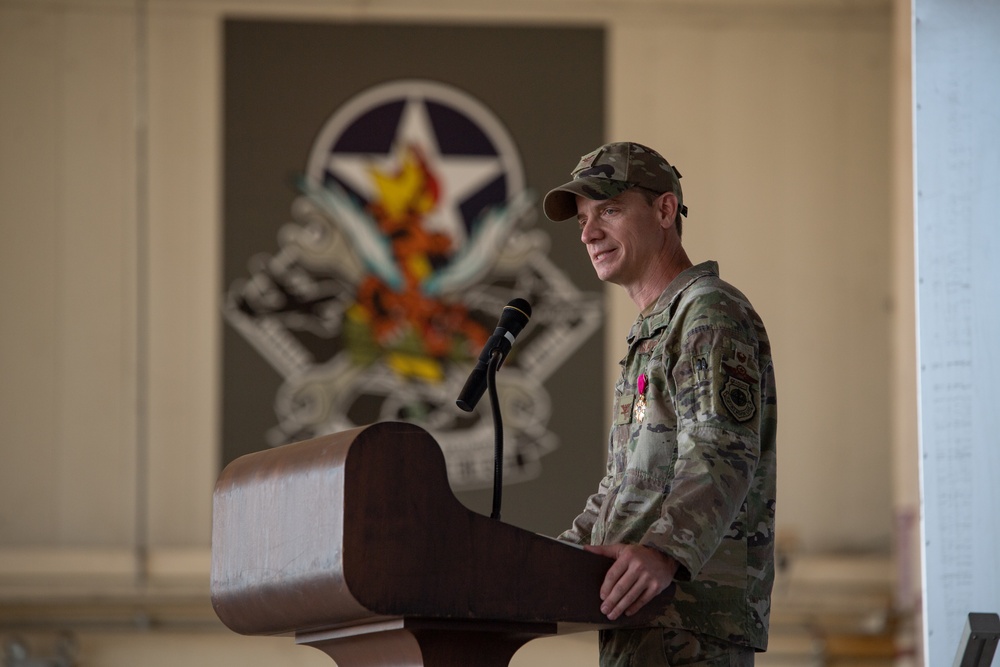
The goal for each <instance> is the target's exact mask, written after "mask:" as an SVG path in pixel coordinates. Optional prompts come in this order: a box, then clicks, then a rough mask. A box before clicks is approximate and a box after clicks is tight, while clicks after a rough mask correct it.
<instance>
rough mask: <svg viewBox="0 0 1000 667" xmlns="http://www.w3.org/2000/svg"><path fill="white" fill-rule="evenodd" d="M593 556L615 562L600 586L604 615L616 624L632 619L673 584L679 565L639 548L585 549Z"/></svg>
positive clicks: (636, 546)
mask: <svg viewBox="0 0 1000 667" xmlns="http://www.w3.org/2000/svg"><path fill="white" fill-rule="evenodd" d="M585 549H586V550H587V551H590V552H592V553H596V554H601V555H602V556H608V557H609V558H614V559H615V562H614V564H612V566H611V567H610V568H609V569H608V573H607V575H605V577H604V584H603V585H602V586H601V600H602V601H603V602H602V603H601V613H602V614H604V615H605V616H607V617H608V620H611V621H613V620H615V619H617V618H618V617H619V616H621V615H622V614H623V613H624V614H625V615H626V616H632V615H633V614H635V613H636V612H637V611H639V610H640V609H641V608H642V607H643V605H645V604H646V603H647V602H649V601H650V600H652V599H653V598H655V597H656V596H657V595H659V594H660V593H661V592H663V590H664V589H665V588H666V587H667V586H669V585H670V584H671V582H673V580H674V574H675V573H676V572H677V567H678V564H677V561H675V560H674V559H673V558H671V557H670V556H667V555H666V554H664V553H662V552H659V551H657V550H656V549H651V548H649V547H644V546H642V545H639V544H608V545H603V546H590V545H588V546H586V547H585Z"/></svg>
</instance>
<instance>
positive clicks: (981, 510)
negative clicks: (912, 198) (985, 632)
mask: <svg viewBox="0 0 1000 667" xmlns="http://www.w3.org/2000/svg"><path fill="white" fill-rule="evenodd" d="M913 9H914V19H915V23H914V34H913V37H914V40H913V48H914V54H913V55H914V72H913V74H914V79H913V80H914V101H915V109H914V114H915V115H914V135H915V136H914V141H915V155H914V158H915V162H914V164H915V170H916V244H917V258H916V259H917V261H916V267H917V269H916V272H917V331H918V341H917V346H918V357H919V375H918V377H919V411H920V455H921V461H920V464H921V470H920V475H921V480H920V483H921V497H922V508H923V513H922V517H923V519H922V530H923V591H924V592H923V595H924V598H923V604H924V642H925V664H926V665H928V666H930V665H935V666H940V665H951V664H952V661H953V660H954V658H955V654H956V651H957V650H958V645H959V643H960V640H961V636H962V630H963V628H964V626H965V621H966V618H967V616H968V614H969V612H1000V1H997V0H989V1H985V2H983V1H972V0H914V2H913Z"/></svg>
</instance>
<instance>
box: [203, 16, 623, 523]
mask: <svg viewBox="0 0 1000 667" xmlns="http://www.w3.org/2000/svg"><path fill="white" fill-rule="evenodd" d="M223 50H224V53H223V59H222V62H223V71H222V79H221V80H222V85H223V108H222V110H221V111H222V114H221V118H222V125H223V127H222V136H223V142H224V143H223V146H222V164H221V166H222V174H223V199H222V216H223V228H222V238H221V246H222V248H221V249H222V254H223V257H222V273H221V275H220V282H219V284H218V290H219V293H220V294H222V295H223V304H222V312H221V313H220V316H221V317H222V318H223V320H224V325H223V327H222V330H221V332H220V334H221V335H220V344H221V348H222V349H221V359H222V364H221V367H220V369H219V372H220V390H221V391H220V397H219V406H220V440H221V448H220V454H221V456H220V464H221V465H223V466H224V465H226V464H227V463H229V462H230V461H232V460H234V459H235V458H238V457H239V456H242V455H244V454H249V453H251V452H254V451H258V450H260V449H264V448H267V447H274V446H280V445H283V444H285V443H291V442H296V441H302V440H305V439H309V438H312V437H315V436H318V435H322V434H326V433H331V432H337V431H343V430H346V429H350V428H353V427H355V426H359V425H364V424H369V423H374V422H377V421H384V420H405V421H408V422H413V423H416V424H419V425H420V426H422V427H424V428H426V429H427V430H428V431H430V433H431V434H432V435H433V436H434V438H435V440H436V441H437V442H438V443H439V444H440V445H441V448H442V450H443V451H444V455H445V460H446V463H447V466H448V474H449V482H450V484H451V486H452V490H453V491H454V492H455V494H456V496H457V497H458V499H459V501H460V502H462V503H463V504H465V505H466V506H467V507H469V508H470V509H472V510H473V511H481V512H483V513H486V512H487V511H489V509H490V506H491V504H492V484H493V477H494V476H493V455H494V448H493V438H494V427H493V419H492V414H491V409H490V407H491V406H490V401H489V397H488V396H483V398H482V400H480V401H479V405H478V407H477V408H476V410H475V411H474V412H472V413H467V412H463V411H462V410H460V409H459V408H458V407H457V405H456V404H455V401H456V399H457V398H458V396H459V393H460V392H461V389H462V386H463V385H464V383H465V380H466V379H467V378H468V376H469V374H470V373H471V372H472V369H473V367H474V366H475V363H476V360H477V358H478V356H479V354H480V351H481V349H482V346H483V344H484V342H485V341H486V339H487V337H489V336H490V335H491V334H492V333H493V330H494V329H495V328H496V325H497V321H498V318H499V317H500V313H501V311H502V309H503V307H504V305H506V304H507V303H508V302H509V301H511V300H512V299H514V298H521V299H525V300H527V301H528V302H529V303H530V304H531V306H532V317H531V319H530V321H529V322H528V325H527V327H526V328H525V329H524V331H522V332H521V334H520V335H519V336H518V338H517V342H516V344H515V345H514V348H513V351H512V353H511V354H510V356H509V357H508V358H507V359H506V361H505V362H504V365H503V368H502V369H501V370H500V372H499V373H498V374H497V385H498V386H497V389H498V391H497V394H498V397H499V401H500V404H501V406H500V409H501V414H502V416H503V425H504V454H505V461H504V463H505V468H504V475H503V477H504V483H505V484H509V485H510V486H511V488H510V489H509V492H508V493H505V494H504V505H505V507H504V510H503V515H504V520H505V521H506V522H508V523H512V524H514V525H517V526H521V527H524V528H527V529H530V530H534V531H536V532H543V533H546V534H557V533H558V532H561V531H562V530H563V529H564V528H565V527H566V525H567V524H568V523H569V522H570V521H572V518H573V517H575V516H576V515H577V514H578V513H579V511H580V508H581V506H582V503H583V502H584V500H585V499H586V498H587V496H588V495H589V494H590V493H591V492H592V490H593V487H594V484H595V483H596V482H597V480H598V479H599V478H600V476H601V475H602V474H603V470H604V451H605V449H606V434H607V431H606V428H605V417H606V416H607V405H606V401H607V393H606V391H605V388H604V377H605V370H606V363H605V351H604V341H603V336H602V334H603V329H604V322H603V305H602V304H603V293H604V291H603V285H602V283H601V282H600V280H598V279H597V277H596V275H595V274H594V270H593V267H592V266H591V265H590V260H589V258H588V257H587V253H586V251H585V249H584V248H583V247H582V245H581V244H580V234H579V230H578V229H577V226H576V225H574V224H555V223H550V222H549V221H547V220H545V218H544V216H543V215H542V213H541V203H540V195H541V193H544V192H546V191H547V190H548V189H549V188H551V187H553V186H554V185H558V184H559V183H563V182H565V180H566V178H567V176H568V174H569V171H570V170H571V169H572V168H573V165H574V164H576V162H577V159H578V157H579V156H580V155H582V154H584V153H586V152H588V151H590V150H592V149H593V147H594V146H597V145H600V144H601V143H602V142H603V140H604V116H603V109H604V106H605V104H604V90H605V87H604V66H605V65H604V61H605V55H604V54H605V34H604V31H603V30H602V29H600V28H594V27H580V26H573V27H561V26H551V25H548V26H526V25H525V26H518V25H505V26H493V25H491V26H486V25H480V26H476V25H470V24H461V25H458V24H454V25H433V24H403V23H382V22H372V23H365V22H358V21H345V22H337V21H287V20H275V19H273V18H267V17H264V18H252V17H240V18H228V19H226V20H224V22H223ZM527 63H530V66H526V64H527Z"/></svg>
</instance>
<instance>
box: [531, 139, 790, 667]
mask: <svg viewBox="0 0 1000 667" xmlns="http://www.w3.org/2000/svg"><path fill="white" fill-rule="evenodd" d="M679 179H680V173H679V172H677V170H676V169H675V168H674V167H672V166H671V165H670V164H669V163H667V161H666V160H664V159H663V158H662V157H661V156H660V155H659V154H657V153H656V152H655V151H653V150H651V149H649V148H647V147H645V146H642V145H639V144H636V143H614V144H607V145H605V146H602V147H600V148H598V149H597V150H596V151H593V152H592V153H589V154H587V155H585V156H583V157H582V158H581V159H580V163H579V164H578V165H577V167H576V169H574V171H573V180H572V181H570V182H569V183H566V184H565V185H563V186H561V187H558V188H556V189H554V190H552V191H551V192H549V193H548V194H547V195H546V196H545V201H544V209H545V214H546V216H548V218H549V219H551V220H556V221H559V220H567V219H570V218H574V217H575V218H576V219H577V221H578V222H579V225H580V239H581V241H583V243H584V244H586V246H587V251H588V253H589V255H590V259H591V263H592V264H593V266H594V269H595V270H596V271H597V275H598V277H600V278H601V280H604V281H608V282H613V283H616V284H618V285H621V286H622V287H623V288H624V289H625V291H626V292H627V293H628V295H629V296H630V297H631V298H632V300H633V301H634V302H635V304H636V305H637V306H638V307H639V310H640V312H641V314H640V315H639V317H638V319H637V320H636V322H635V324H634V325H633V326H632V330H631V331H630V332H629V335H628V353H627V354H626V355H625V358H624V359H623V360H622V361H621V365H622V374H621V377H620V379H619V380H618V383H617V385H616V387H615V406H614V425H613V426H612V429H611V435H610V443H609V452H608V469H607V475H606V476H605V477H604V479H603V480H602V481H601V482H600V485H599V487H598V491H597V493H596V494H594V495H593V496H591V497H590V499H589V500H588V501H587V504H586V507H585V509H584V511H583V512H582V513H581V514H580V515H579V516H578V517H577V518H576V520H575V521H574V522H573V527H572V528H571V529H570V530H568V531H566V532H565V533H563V534H562V535H561V536H560V539H562V540H566V541H570V542H574V543H577V544H584V545H587V547H586V548H587V549H588V550H589V551H594V552H597V553H601V554H604V555H606V556H610V557H611V558H614V559H615V562H614V563H613V564H612V566H611V568H610V569H609V571H608V574H607V577H606V579H605V581H604V585H603V586H602V588H601V599H602V600H603V602H602V606H601V611H602V613H604V614H606V615H607V617H608V618H609V619H611V620H614V619H616V618H618V617H620V616H621V615H622V614H626V615H631V614H634V613H635V612H636V611H637V610H638V609H639V608H640V607H642V606H643V605H644V604H646V603H647V602H648V601H649V600H651V599H652V598H653V597H655V596H656V595H657V594H659V593H660V592H662V591H663V590H664V589H665V588H666V587H667V586H669V585H670V584H671V583H672V582H676V594H675V596H674V598H673V600H672V602H671V603H670V604H669V606H668V607H667V608H666V610H665V611H664V612H663V614H662V615H660V616H659V617H658V618H657V621H656V627H653V628H638V629H629V630H604V631H602V632H601V637H600V644H601V665H602V666H610V665H671V666H674V667H676V666H677V665H709V666H716V665H718V666H721V665H726V666H727V667H728V666H730V665H752V664H753V659H754V653H755V651H763V650H764V649H765V648H766V647H767V632H768V617H769V612H770V596H771V587H772V583H773V580H774V498H775V427H776V398H775V387H774V372H773V368H772V364H771V348H770V344H769V343H768V339H767V333H766V332H765V330H764V325H763V323H762V322H761V319H760V317H759V316H758V315H757V313H756V312H755V311H754V309H753V307H752V306H751V305H750V302H749V301H747V299H746V297H745V296H743V294H741V293H740V292H739V291H738V290H737V289H735V288H734V287H732V286H731V285H729V284H728V283H726V282H724V281H723V280H721V279H720V278H719V274H718V265H717V264H716V263H715V262H705V263H703V264H699V265H697V266H695V265H693V264H692V262H691V261H690V260H689V259H688V256H687V254H686V253H685V251H684V248H683V247H682V246H681V216H682V215H684V216H686V215H687V207H686V206H684V203H683V195H682V192H681V187H680V181H679Z"/></svg>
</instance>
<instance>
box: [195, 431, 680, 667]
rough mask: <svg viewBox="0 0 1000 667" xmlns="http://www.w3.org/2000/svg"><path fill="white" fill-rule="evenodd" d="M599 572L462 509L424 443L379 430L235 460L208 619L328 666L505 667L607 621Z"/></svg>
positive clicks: (564, 551)
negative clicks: (548, 641)
mask: <svg viewBox="0 0 1000 667" xmlns="http://www.w3.org/2000/svg"><path fill="white" fill-rule="evenodd" d="M611 562H612V561H611V560H610V559H608V558H605V557H603V556H599V555H596V554H591V553H588V552H586V551H583V550H582V549H578V548H576V547H573V546H571V545H568V544H563V543H560V542H557V541H555V540H553V539H551V538H548V537H544V536H541V535H536V534H534V533H531V532H529V531H525V530H522V529H520V528H516V527H514V526H510V525H507V524H504V523H501V522H500V521H497V520H494V519H490V518H489V517H485V516H483V515H480V514H477V513H475V512H472V511H470V510H468V509H467V508H465V507H464V506H463V505H462V504H461V503H459V502H458V500H457V499H456V498H455V496H454V495H453V494H452V492H451V488H450V486H449V485H448V479H447V473H446V469H445V462H444V455H443V454H442V452H441V449H440V447H439V446H438V444H437V442H435V440H434V439H433V438H432V437H431V436H430V434H428V433H427V432H426V431H424V430H423V429H421V428H419V427H417V426H414V425H411V424H404V423H395V422H384V423H379V424H375V425H372V426H367V427H362V428H358V429H354V430H351V431H345V432H343V433H337V434H334V435H330V436H325V437H320V438H316V439H314V440H309V441H306V442H300V443H296V444H291V445H285V446H283V447H278V448H275V449H271V450H266V451H261V452H256V453H254V454H249V455H247V456H243V457H241V458H239V459H237V460H236V461H233V462H232V463H231V464H229V465H228V466H227V467H226V469H225V470H224V471H223V472H222V475H221V476H220V477H219V480H218V483H217V484H216V489H215V494H214V515H213V530H212V582H211V591H212V605H213V607H214V608H215V612H216V614H217V615H218V616H219V618H220V619H221V620H222V622H223V623H225V625H226V626H228V627H229V628H230V629H232V630H234V631H235V632H238V633H241V634H246V635H277V634H294V636H295V639H296V642H297V643H300V644H306V645H310V646H314V647H316V648H318V649H320V650H321V651H323V652H325V653H326V654H328V655H329V656H330V657H332V658H333V659H334V660H335V661H336V662H337V664H338V665H339V666H340V667H368V666H375V665H379V666H386V667H388V666H390V665H391V666H403V665H405V666H407V667H410V666H417V665H427V666H430V667H450V666H456V665H462V666H466V665H484V666H497V667H501V666H503V665H507V664H508V662H509V661H510V658H511V656H513V654H514V652H515V651H517V649H518V648H519V647H520V646H521V645H523V644H524V643H525V642H527V641H529V640H531V639H534V638H536V637H540V636H544V635H551V634H555V633H557V632H567V631H577V630H583V629H596V628H598V627H612V626H617V625H641V624H643V621H647V622H648V619H649V617H650V616H653V615H655V610H656V609H658V608H661V607H662V602H665V600H666V597H667V596H668V593H667V592H664V593H663V594H662V595H661V598H663V600H662V601H661V600H660V599H657V600H654V601H653V602H652V603H650V604H649V605H647V607H646V608H645V609H644V610H643V612H644V613H642V615H641V616H638V615H637V616H636V617H632V618H630V619H627V620H625V621H619V622H616V623H611V622H609V621H608V620H607V618H605V617H604V615H603V614H601V612H600V608H599V607H600V595H599V590H600V586H601V582H602V581H603V579H604V574H605V572H606V571H607V569H608V567H609V566H610V565H611Z"/></svg>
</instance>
